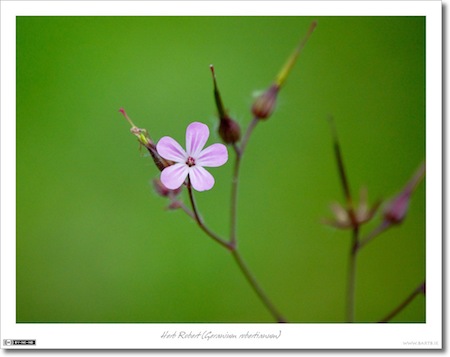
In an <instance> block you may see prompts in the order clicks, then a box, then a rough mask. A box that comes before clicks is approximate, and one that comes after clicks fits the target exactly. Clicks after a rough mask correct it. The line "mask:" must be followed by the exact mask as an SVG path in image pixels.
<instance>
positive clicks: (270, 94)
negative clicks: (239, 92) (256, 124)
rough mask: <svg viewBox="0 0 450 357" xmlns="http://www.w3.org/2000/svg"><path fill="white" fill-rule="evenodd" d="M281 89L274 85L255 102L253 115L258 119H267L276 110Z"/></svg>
mask: <svg viewBox="0 0 450 357" xmlns="http://www.w3.org/2000/svg"><path fill="white" fill-rule="evenodd" d="M279 90H280V87H279V86H278V85H277V84H273V85H272V86H270V87H269V89H267V90H266V91H265V92H264V93H263V94H261V95H260V96H259V97H258V98H256V100H255V101H254V102H253V106H252V113H253V115H254V116H255V117H256V118H258V119H267V118H269V117H270V115H271V114H272V112H273V111H274V109H275V104H276V101H277V95H278V91H279Z"/></svg>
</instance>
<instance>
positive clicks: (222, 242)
mask: <svg viewBox="0 0 450 357" xmlns="http://www.w3.org/2000/svg"><path fill="white" fill-rule="evenodd" d="M186 186H187V189H188V192H189V199H190V201H191V205H192V211H193V212H194V218H195V220H196V222H197V224H198V226H199V227H200V228H201V229H202V230H203V232H205V233H206V234H207V235H208V236H210V237H211V238H212V239H213V240H215V241H216V242H217V243H219V244H220V245H221V246H223V247H225V248H226V249H228V250H232V247H231V245H230V244H229V243H228V242H227V241H225V240H224V239H223V238H221V237H219V236H218V235H217V234H215V233H214V232H213V231H211V230H210V229H209V228H208V227H207V226H206V225H205V223H204V222H203V220H202V218H201V217H200V215H199V213H198V210H197V205H196V203H195V199H194V193H193V192H192V187H191V183H190V181H189V179H188V183H187V185H186Z"/></svg>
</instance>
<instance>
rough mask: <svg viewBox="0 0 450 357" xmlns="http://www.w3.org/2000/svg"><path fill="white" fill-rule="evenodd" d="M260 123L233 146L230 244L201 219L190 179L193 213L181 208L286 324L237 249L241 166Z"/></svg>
mask: <svg viewBox="0 0 450 357" xmlns="http://www.w3.org/2000/svg"><path fill="white" fill-rule="evenodd" d="M257 123H258V119H257V118H254V119H253V121H252V122H251V123H250V125H249V127H248V128H247V131H246V133H245V136H244V138H243V140H242V142H241V147H240V148H239V147H238V146H237V145H233V147H234V150H235V152H236V161H235V165H234V171H233V181H232V189H231V191H232V194H231V230H230V242H227V241H225V240H224V239H223V238H221V237H219V236H218V235H217V234H215V233H214V232H213V231H211V230H210V229H209V228H208V227H207V226H206V225H205V223H204V222H203V220H202V219H201V217H200V215H199V213H198V209H197V205H196V203H195V199H194V193H193V191H192V186H191V183H190V180H189V178H188V182H187V184H186V187H187V189H188V192H189V199H190V201H191V205H192V212H191V211H190V210H189V209H188V208H187V207H186V206H184V205H183V204H182V205H181V208H182V209H183V210H184V211H185V212H186V213H187V214H188V215H189V216H190V217H191V218H193V219H194V220H195V221H196V222H197V224H198V226H199V227H200V228H201V229H202V230H203V231H204V232H205V233H206V234H207V235H208V236H209V237H211V238H212V239H213V240H214V241H216V242H217V243H219V244H220V245H221V246H222V247H224V248H226V249H227V250H228V251H230V252H231V254H232V255H233V258H234V260H235V261H236V263H237V265H238V267H239V269H240V270H241V272H242V274H243V275H244V276H245V278H246V279H247V281H248V283H249V284H250V286H251V287H252V289H253V290H254V291H255V293H256V294H257V296H258V297H259V299H260V300H261V301H262V302H263V304H264V305H265V306H266V308H267V310H269V312H270V313H271V314H272V316H273V317H274V318H275V320H276V321H277V322H286V320H285V318H284V317H283V316H282V315H281V314H280V313H279V311H278V310H277V309H276V307H275V305H274V304H273V303H272V302H271V300H270V299H269V298H268V296H267V295H266V293H265V292H264V290H263V289H262V287H261V286H260V285H259V283H258V282H257V280H256V278H255V277H254V275H253V274H252V273H251V272H250V269H249V268H248V266H247V264H246V263H245V261H244V260H243V258H242V256H241V254H240V253H239V251H238V249H237V234H236V222H237V189H238V183H239V168H240V164H241V158H242V155H243V153H244V150H245V147H246V145H247V142H248V140H249V138H250V135H251V133H252V131H253V129H254V128H255V126H256V124H257Z"/></svg>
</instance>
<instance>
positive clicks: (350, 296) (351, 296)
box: [347, 226, 359, 322]
mask: <svg viewBox="0 0 450 357" xmlns="http://www.w3.org/2000/svg"><path fill="white" fill-rule="evenodd" d="M358 234H359V227H358V226H355V227H354V228H353V235H352V243H351V247H350V254H349V262H348V282H347V322H354V321H355V290H356V289H355V287H356V258H357V255H358Z"/></svg>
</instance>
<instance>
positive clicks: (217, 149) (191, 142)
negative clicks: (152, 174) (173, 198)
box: [156, 122, 228, 191]
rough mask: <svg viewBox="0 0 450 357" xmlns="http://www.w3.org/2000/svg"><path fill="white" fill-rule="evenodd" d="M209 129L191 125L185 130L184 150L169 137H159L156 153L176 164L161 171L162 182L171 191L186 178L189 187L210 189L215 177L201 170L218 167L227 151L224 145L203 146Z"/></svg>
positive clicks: (224, 159) (203, 189)
mask: <svg viewBox="0 0 450 357" xmlns="http://www.w3.org/2000/svg"><path fill="white" fill-rule="evenodd" d="M208 137H209V129H208V127H207V126H206V125H205V124H202V123H198V122H194V123H191V124H189V126H188V127H187V129H186V151H185V150H184V149H183V148H182V147H181V145H180V144H178V142H177V141H176V140H175V139H173V138H171V137H170V136H165V137H163V138H161V139H160V140H159V142H158V144H157V145H156V150H157V151H158V154H159V155H160V156H161V157H163V158H164V159H166V160H170V161H174V162H175V164H174V165H171V166H168V167H166V168H165V169H164V170H163V171H162V172H161V182H162V183H163V185H164V186H166V187H167V188H169V189H171V190H175V189H177V188H179V187H180V186H181V185H182V184H183V183H184V182H185V180H186V178H187V177H188V176H189V181H190V184H191V185H192V187H193V188H194V189H195V190H197V191H206V190H210V189H211V188H212V187H213V186H214V177H213V176H212V175H211V174H210V173H209V172H208V171H206V170H205V169H204V168H203V167H218V166H222V165H223V164H225V163H226V162H227V160H228V151H227V148H226V147H225V145H223V144H213V145H211V146H208V147H207V148H205V149H203V148H204V147H205V144H206V141H207V140H208Z"/></svg>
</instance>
